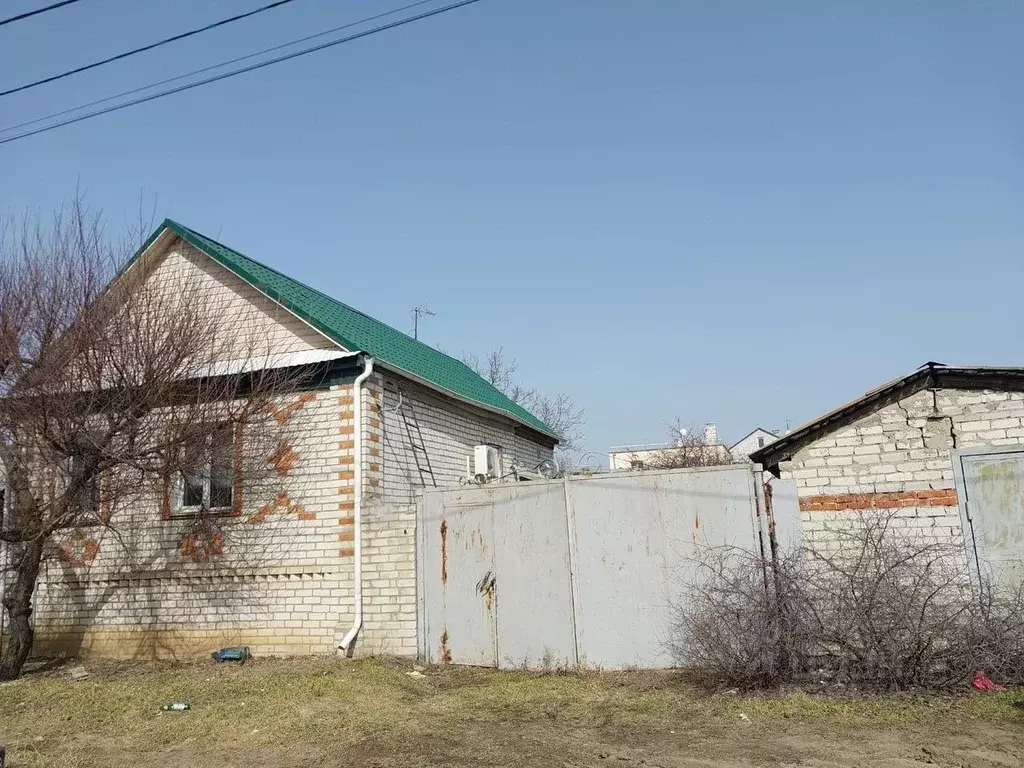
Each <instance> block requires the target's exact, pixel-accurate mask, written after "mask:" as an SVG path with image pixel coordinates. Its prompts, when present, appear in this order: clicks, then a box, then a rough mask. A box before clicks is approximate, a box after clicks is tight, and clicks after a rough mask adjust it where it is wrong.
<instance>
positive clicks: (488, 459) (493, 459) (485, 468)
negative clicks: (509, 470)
mask: <svg viewBox="0 0 1024 768" xmlns="http://www.w3.org/2000/svg"><path fill="white" fill-rule="evenodd" d="M500 460H501V456H500V454H499V453H498V449H497V448H495V447H494V446H493V445H477V446H475V447H474V448H473V479H474V480H476V481H477V482H478V483H486V482H487V481H488V480H490V479H492V478H495V477H497V476H498V474H499V469H500V468H499V466H498V465H499V463H500Z"/></svg>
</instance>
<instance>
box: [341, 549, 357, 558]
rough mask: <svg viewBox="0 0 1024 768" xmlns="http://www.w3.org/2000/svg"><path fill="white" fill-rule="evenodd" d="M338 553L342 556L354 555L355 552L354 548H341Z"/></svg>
mask: <svg viewBox="0 0 1024 768" xmlns="http://www.w3.org/2000/svg"><path fill="white" fill-rule="evenodd" d="M340 554H341V556H342V557H354V556H355V554H356V551H355V550H354V549H343V550H341V553H340Z"/></svg>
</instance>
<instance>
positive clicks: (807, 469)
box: [750, 363, 1024, 568]
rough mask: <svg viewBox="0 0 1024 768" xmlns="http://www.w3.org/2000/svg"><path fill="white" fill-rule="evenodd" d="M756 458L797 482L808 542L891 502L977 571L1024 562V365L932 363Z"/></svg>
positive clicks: (907, 522)
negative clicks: (951, 544) (961, 550)
mask: <svg viewBox="0 0 1024 768" xmlns="http://www.w3.org/2000/svg"><path fill="white" fill-rule="evenodd" d="M750 458H751V460H753V461H755V462H758V463H761V464H762V465H764V467H765V469H766V470H768V471H770V472H772V473H773V474H774V475H775V476H777V477H782V478H786V479H792V480H794V481H795V482H796V485H797V494H798V497H799V503H800V510H801V518H802V521H803V526H804V532H805V536H806V537H807V538H808V539H809V540H810V541H813V542H824V541H827V540H828V539H829V536H828V532H829V531H830V530H831V529H834V528H835V527H836V526H849V525H851V524H853V521H854V519H855V518H856V517H857V515H859V514H861V513H862V511H863V510H871V509H882V510H892V511H894V512H895V514H896V515H897V520H898V524H900V525H902V526H904V527H906V528H908V529H914V530H915V531H917V532H920V533H923V534H924V535H926V536H930V537H935V538H937V539H940V540H944V541H955V542H962V543H963V544H964V545H965V552H966V554H967V559H968V562H969V564H970V565H971V567H972V568H974V567H978V566H984V567H998V566H999V565H1000V563H1005V562H1010V561H1014V562H1019V561H1021V560H1022V559H1024V493H1022V492H1024V368H982V367H975V368H961V367H953V366H946V365H941V364H937V363H926V364H925V365H924V366H922V367H921V368H919V369H917V370H916V371H914V372H913V373H911V374H909V375H907V376H904V377H902V378H900V379H897V380H895V381H892V382H889V383H887V384H883V385H882V386H880V387H878V388H876V389H874V390H872V391H870V392H868V393H866V394H865V395H864V396H862V397H860V398H858V399H856V400H854V401H852V402H850V403H847V404H846V405H843V406H841V407H840V408H837V409H836V410H834V411H832V412H830V413H827V414H825V415H824V416H822V417H820V418H818V419H816V420H814V421H812V422H810V423H808V424H805V425H804V426H802V427H800V428H799V429H796V430H794V431H792V432H791V433H789V434H787V435H785V436H783V437H781V438H780V439H779V440H777V441H776V442H773V443H770V444H768V445H766V446H765V447H764V448H762V449H760V450H758V451H755V452H754V453H752V454H751V456H750Z"/></svg>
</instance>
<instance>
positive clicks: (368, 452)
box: [366, 448, 380, 457]
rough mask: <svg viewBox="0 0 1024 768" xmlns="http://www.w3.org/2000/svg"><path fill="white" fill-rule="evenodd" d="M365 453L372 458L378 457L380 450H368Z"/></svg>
mask: <svg viewBox="0 0 1024 768" xmlns="http://www.w3.org/2000/svg"><path fill="white" fill-rule="evenodd" d="M366 452H367V454H369V455H370V456H373V457H379V456H380V448H370V449H368V450H367V451H366Z"/></svg>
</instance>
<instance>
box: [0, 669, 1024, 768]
mask: <svg viewBox="0 0 1024 768" xmlns="http://www.w3.org/2000/svg"><path fill="white" fill-rule="evenodd" d="M87 668H88V669H89V671H90V677H89V679H88V680H85V681H82V682H73V681H72V680H71V679H70V678H69V675H68V668H67V667H58V668H56V669H53V670H50V671H46V672H37V673H33V674H30V675H28V676H27V677H26V678H24V679H22V680H21V681H18V682H15V683H12V684H6V685H2V686H0V743H6V744H7V747H8V754H9V757H8V768H19V767H21V766H68V767H69V768H97V767H99V766H122V765H126V764H127V765H133V766H143V767H147V766H179V765H180V766H192V765H202V766H214V767H217V766H228V765H231V766H234V765H259V766H261V767H266V768H284V767H285V766H306V765H318V766H332V765H345V766H353V765H354V766H359V765H367V766H370V765H373V766H399V765H402V766H405V765H409V766H439V765H517V764H535V765H548V764H551V765H557V766H563V765H567V766H568V765H571V766H576V765H591V764H596V763H595V761H596V762H600V761H601V760H602V759H603V758H602V757H601V755H602V754H603V755H605V756H606V758H607V757H608V756H613V755H614V756H615V757H617V758H618V760H617V761H616V762H617V763H618V764H619V765H628V764H629V763H630V762H631V761H632V762H634V763H635V764H640V761H641V760H646V761H647V763H646V764H647V765H651V766H653V765H673V764H678V763H673V762H672V761H673V760H677V759H680V758H681V757H682V756H684V755H686V754H688V753H689V752H690V751H692V749H693V748H694V745H697V744H699V745H700V750H701V754H702V755H704V756H705V757H706V758H707V761H706V762H702V763H700V764H701V765H708V766H723V767H724V766H746V765H754V764H769V765H770V764H772V763H771V760H772V755H773V754H775V753H776V752H777V753H778V755H780V756H781V755H783V754H785V755H791V756H792V754H793V750H794V749H795V750H796V751H797V752H798V753H799V752H800V751H801V750H802V754H804V755H805V756H806V757H808V758H813V757H814V756H815V755H817V754H819V753H820V754H822V755H828V754H829V753H833V752H835V753H836V754H840V753H841V754H845V755H846V756H847V757H848V758H849V762H847V763H837V764H855V763H856V761H865V764H872V765H885V764H886V763H885V762H884V761H885V760H887V759H890V757H891V758H892V759H893V760H896V759H900V760H903V759H906V758H907V757H908V755H907V754H906V750H907V749H912V750H917V751H919V750H921V749H928V750H930V752H929V754H941V753H942V751H943V750H946V752H948V753H949V754H954V753H956V754H959V753H960V752H963V753H964V754H965V755H968V756H971V755H973V757H970V759H971V760H975V763H971V762H970V760H965V759H962V756H960V757H957V758H956V759H957V760H959V761H960V762H959V763H956V764H961V763H962V764H964V765H978V766H987V765H990V764H991V765H994V766H999V765H1003V764H1007V765H1013V764H1020V762H1019V761H1020V758H1021V757H1022V756H1024V755H1022V754H1019V748H1018V747H1016V746H1015V745H1016V744H1018V743H1024V711H1022V710H1020V709H1019V708H1016V707H1015V706H1014V705H1013V700H1014V699H1015V698H1020V697H1021V696H1022V695H1024V694H1021V693H1020V692H1018V693H1016V694H1014V693H1006V694H993V695H985V696H965V697H960V698H950V697H946V698H934V697H931V698H929V697H873V698H844V699H837V698H829V697H824V696H812V695H808V694H791V695H785V696H774V697H750V696H738V695H731V696H730V695H715V696H710V695H706V694H703V693H701V692H699V691H697V690H695V689H694V688H692V687H690V686H689V685H687V684H686V683H685V682H684V681H683V680H682V679H681V678H680V677H678V676H676V675H673V674H671V673H653V672H634V673H607V674H596V673H589V674H580V675H549V676H540V675H533V674H528V673H522V672H496V671H492V670H477V669H466V668H431V669H428V670H426V671H425V673H424V674H425V675H426V677H424V678H414V677H410V676H409V675H407V674H406V672H408V671H409V669H410V666H409V665H407V664H402V663H398V662H387V661H379V660H377V661H373V660H362V661H342V660H335V659H296V660H255V661H253V662H250V663H249V664H247V665H245V666H242V667H239V666H234V665H214V664H211V663H207V664H195V665H184V666H183V665H177V666H170V665H158V664H117V663H112V662H105V663H95V664H89V665H87ZM176 699H184V700H187V701H188V702H190V704H191V705H192V707H193V709H192V710H191V711H189V712H187V713H180V714H169V713H163V712H161V711H160V706H161V705H162V704H164V703H165V702H168V701H172V700H176ZM904 744H910V745H911V747H905V746H903V745H904ZM794 745H797V746H794ZM980 746H982V747H984V750H987V751H992V750H993V749H994V750H995V752H994V754H995V755H997V756H999V755H1004V756H1006V759H1007V760H1010V761H1014V760H1016V761H1018V762H1016V763H1015V762H1008V763H1001V762H999V761H998V760H996V761H995V762H991V763H985V762H977V755H978V754H979V753H978V749H979V747H980ZM887 749H888V750H889V752H891V753H892V754H891V755H890V754H889V753H888V752H886V751H885V750H887ZM773 750H774V751H773ZM837 750H838V752H837ZM936 750H937V752H936ZM129 756H130V757H129ZM780 759H781V757H780ZM787 759H788V758H787ZM985 759H988V758H985ZM993 759H994V760H995V759H996V758H993ZM999 759H1002V758H999ZM659 761H660V762H659ZM751 761H753V762H751ZM765 761H767V762H765ZM892 764H893V765H899V764H902V763H895V762H894V763H892ZM950 764H951V765H952V764H954V763H952V762H951V763H950Z"/></svg>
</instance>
